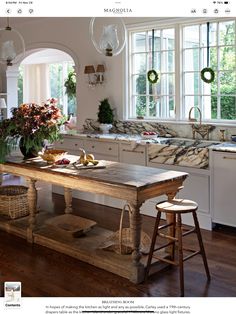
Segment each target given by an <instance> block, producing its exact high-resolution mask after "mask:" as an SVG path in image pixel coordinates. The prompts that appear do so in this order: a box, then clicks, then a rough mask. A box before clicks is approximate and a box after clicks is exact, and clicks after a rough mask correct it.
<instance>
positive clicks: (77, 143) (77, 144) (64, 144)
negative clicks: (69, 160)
mask: <svg viewBox="0 0 236 314" xmlns="http://www.w3.org/2000/svg"><path fill="white" fill-rule="evenodd" d="M54 145H55V147H56V148H58V149H65V150H67V151H69V150H73V151H77V155H79V154H80V152H79V149H80V148H83V147H84V141H83V140H80V139H76V138H73V139H71V138H64V139H62V140H60V141H58V142H55V143H54Z"/></svg>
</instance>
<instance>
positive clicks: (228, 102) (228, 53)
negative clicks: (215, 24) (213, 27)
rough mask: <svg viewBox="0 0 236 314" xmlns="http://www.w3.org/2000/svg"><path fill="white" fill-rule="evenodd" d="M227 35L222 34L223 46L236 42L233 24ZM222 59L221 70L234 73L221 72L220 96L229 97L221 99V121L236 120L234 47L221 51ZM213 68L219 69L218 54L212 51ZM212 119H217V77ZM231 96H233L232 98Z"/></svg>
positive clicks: (212, 98) (228, 28) (214, 87)
mask: <svg viewBox="0 0 236 314" xmlns="http://www.w3.org/2000/svg"><path fill="white" fill-rule="evenodd" d="M225 27H226V33H225V34H222V33H221V34H220V36H221V38H220V39H221V41H222V42H223V45H230V44H232V42H234V40H235V32H234V27H235V25H234V24H233V23H230V24H226V25H225ZM221 53H222V57H221V60H220V68H221V69H227V70H232V71H227V72H224V71H221V72H220V78H219V79H220V94H221V95H227V96H222V97H221V98H220V107H221V119H225V120H234V119H236V103H235V96H233V95H235V94H236V64H235V63H236V60H235V48H234V47H233V46H229V47H224V48H223V49H222V50H221ZM210 62H211V68H212V69H213V70H216V69H217V54H216V52H215V51H211V54H210ZM211 95H212V97H211V118H212V119H217V97H214V95H215V96H216V95H217V77H216V79H215V81H214V82H213V83H211ZM230 95H231V96H230Z"/></svg>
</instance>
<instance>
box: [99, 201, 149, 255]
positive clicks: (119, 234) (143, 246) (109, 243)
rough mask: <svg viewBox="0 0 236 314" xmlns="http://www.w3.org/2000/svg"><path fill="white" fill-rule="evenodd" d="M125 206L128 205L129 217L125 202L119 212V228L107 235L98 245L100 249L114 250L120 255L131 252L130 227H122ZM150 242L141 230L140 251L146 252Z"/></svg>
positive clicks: (129, 208)
mask: <svg viewBox="0 0 236 314" xmlns="http://www.w3.org/2000/svg"><path fill="white" fill-rule="evenodd" d="M126 207H128V210H129V219H130V216H131V213H132V211H131V207H130V205H129V204H125V206H124V207H123V209H122V212H121V217H120V229H119V230H118V231H116V232H115V233H113V234H112V235H111V236H109V237H108V238H107V239H106V241H105V242H103V243H102V244H101V245H100V248H101V249H104V250H108V251H114V252H116V253H118V254H122V255H125V254H131V253H132V252H133V243H132V230H131V228H123V217H124V212H125V208H126ZM150 244H151V239H150V237H149V236H148V235H147V234H146V233H145V232H144V231H141V239H140V252H141V253H143V254H148V253H149V249H150Z"/></svg>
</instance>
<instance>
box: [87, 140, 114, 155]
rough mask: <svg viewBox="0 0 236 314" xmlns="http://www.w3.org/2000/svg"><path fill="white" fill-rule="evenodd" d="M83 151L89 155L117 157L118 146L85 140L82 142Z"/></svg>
mask: <svg viewBox="0 0 236 314" xmlns="http://www.w3.org/2000/svg"><path fill="white" fill-rule="evenodd" d="M84 149H85V150H86V151H87V152H90V153H95V154H96V153H98V154H103V155H106V156H117V157H118V154H119V145H118V144H117V143H110V142H100V141H88V140H86V141H85V142H84ZM95 158H96V156H95Z"/></svg>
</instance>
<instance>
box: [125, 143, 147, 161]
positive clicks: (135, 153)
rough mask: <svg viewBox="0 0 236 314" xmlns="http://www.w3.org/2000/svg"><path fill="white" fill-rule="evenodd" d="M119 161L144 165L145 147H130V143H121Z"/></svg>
mask: <svg viewBox="0 0 236 314" xmlns="http://www.w3.org/2000/svg"><path fill="white" fill-rule="evenodd" d="M120 162H124V163H127V164H134V165H140V166H146V148H145V147H144V146H137V147H136V148H134V149H132V147H131V145H130V144H121V145H120Z"/></svg>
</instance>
